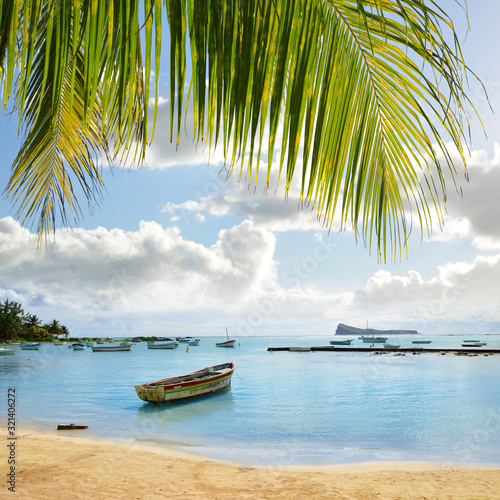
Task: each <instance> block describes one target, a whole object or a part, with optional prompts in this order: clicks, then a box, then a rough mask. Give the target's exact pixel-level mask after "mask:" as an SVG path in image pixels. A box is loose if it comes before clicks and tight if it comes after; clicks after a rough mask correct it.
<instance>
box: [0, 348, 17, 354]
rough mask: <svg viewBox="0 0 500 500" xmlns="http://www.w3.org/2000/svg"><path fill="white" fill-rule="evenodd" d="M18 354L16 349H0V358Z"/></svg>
mask: <svg viewBox="0 0 500 500" xmlns="http://www.w3.org/2000/svg"><path fill="white" fill-rule="evenodd" d="M15 353H16V350H15V349H14V348H9V347H0V356H12V355H13V354H15Z"/></svg>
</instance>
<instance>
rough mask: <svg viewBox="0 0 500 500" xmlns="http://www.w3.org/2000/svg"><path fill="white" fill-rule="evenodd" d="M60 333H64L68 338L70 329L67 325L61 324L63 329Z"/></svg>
mask: <svg viewBox="0 0 500 500" xmlns="http://www.w3.org/2000/svg"><path fill="white" fill-rule="evenodd" d="M59 335H64V336H65V337H66V339H67V338H68V336H69V330H68V327H67V326H66V325H62V326H61V330H60V332H59Z"/></svg>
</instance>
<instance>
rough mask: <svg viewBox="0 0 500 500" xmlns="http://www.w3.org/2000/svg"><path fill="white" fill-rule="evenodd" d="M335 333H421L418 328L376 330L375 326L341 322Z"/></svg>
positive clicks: (381, 334) (382, 334)
mask: <svg viewBox="0 0 500 500" xmlns="http://www.w3.org/2000/svg"><path fill="white" fill-rule="evenodd" d="M335 335H380V336H384V335H420V333H418V332H417V330H376V329H375V328H356V327H354V326H349V325H344V324H343V323H339V324H338V326H337V330H336V331H335Z"/></svg>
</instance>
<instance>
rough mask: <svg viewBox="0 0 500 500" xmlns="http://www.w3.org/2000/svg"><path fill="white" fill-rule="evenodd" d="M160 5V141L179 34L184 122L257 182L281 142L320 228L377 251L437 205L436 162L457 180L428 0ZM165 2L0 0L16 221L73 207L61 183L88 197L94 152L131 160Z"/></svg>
mask: <svg viewBox="0 0 500 500" xmlns="http://www.w3.org/2000/svg"><path fill="white" fill-rule="evenodd" d="M165 6H166V9H165V10H166V19H167V21H168V25H169V33H170V99H171V102H172V104H173V103H175V104H176V105H175V106H174V105H172V106H171V121H170V140H173V135H174V134H176V142H177V143H178V140H179V133H180V129H181V125H182V119H183V113H184V109H185V107H186V96H185V95H184V92H183V89H184V85H185V79H186V56H187V53H186V52H187V50H188V49H187V42H186V36H189V54H190V56H191V66H192V73H191V76H190V79H191V81H190V92H189V95H188V97H187V98H188V99H190V100H191V101H192V103H193V113H194V119H195V129H194V131H193V134H194V137H195V138H196V140H198V141H207V142H208V144H209V147H210V149H211V150H213V149H215V148H217V147H222V148H223V151H224V157H225V158H226V161H227V163H228V165H229V169H230V171H233V170H234V169H235V168H238V170H239V172H240V176H244V177H246V179H247V180H248V182H256V181H257V176H258V173H259V168H260V166H261V161H260V160H261V152H262V146H263V145H264V143H265V142H267V147H268V157H267V168H266V179H267V181H269V176H270V170H271V167H272V164H273V161H274V160H275V159H276V158H275V157H276V156H278V155H279V167H278V168H279V171H280V177H283V178H284V183H285V189H286V191H288V189H289V188H290V185H291V182H292V179H293V178H294V177H295V176H299V178H300V180H301V195H300V202H301V203H302V204H304V205H309V206H311V207H315V208H316V210H317V213H318V217H319V218H320V220H322V221H323V223H324V224H325V225H326V226H327V227H331V225H332V224H333V223H334V218H335V220H337V219H338V220H340V228H342V229H343V228H347V227H349V226H350V227H352V228H353V230H354V232H355V235H356V237H360V238H361V239H362V241H363V242H364V244H365V245H366V246H368V247H369V248H370V249H371V248H373V246H374V245H375V246H376V249H377V254H378V256H379V258H382V259H384V260H385V259H387V258H388V257H389V256H392V257H396V256H397V255H398V254H401V252H402V251H403V249H404V248H405V247H406V242H407V238H408V235H409V232H410V230H411V227H412V225H413V221H412V219H413V217H414V216H416V217H417V219H418V225H419V226H420V227H421V228H422V231H423V230H425V228H427V229H428V230H430V229H431V228H432V220H433V218H434V214H436V213H437V214H438V216H439V218H440V219H441V218H442V202H443V201H444V200H445V199H446V186H445V183H444V180H443V179H444V169H449V170H450V171H451V173H452V178H453V182H455V184H456V186H459V183H458V179H457V172H456V170H455V167H454V165H453V162H452V159H451V156H450V152H449V151H448V149H447V146H446V144H447V143H448V142H451V143H452V145H453V147H454V148H457V149H458V151H459V152H460V154H461V155H462V160H463V163H464V167H465V157H464V153H463V146H462V144H463V143H465V144H467V138H466V137H465V136H464V130H465V129H466V127H467V125H468V123H467V119H466V117H467V108H468V107H470V102H469V101H468V98H467V96H466V95H465V92H464V89H465V85H466V82H467V80H466V79H467V77H468V74H469V73H470V72H469V71H468V69H467V67H466V66H465V63H464V61H463V59H462V55H461V49H460V45H459V44H458V42H457V36H456V34H455V31H454V28H453V24H452V22H451V20H450V19H449V18H448V17H447V15H446V13H445V12H443V11H442V9H440V8H439V6H438V4H437V2H435V1H433V0H426V1H424V0H350V1H349V0H329V1H325V0H166V2H165ZM141 8H142V9H143V14H141V12H142V11H140V9H141ZM161 14H162V7H161V2H160V0H145V1H144V2H142V3H141V4H140V5H139V2H138V1H134V0H131V1H128V2H122V1H120V0H107V1H97V0H73V2H58V1H56V0H44V1H42V0H25V1H24V2H20V1H12V2H3V3H2V4H0V78H1V82H2V93H3V98H4V103H7V99H8V97H9V96H10V94H11V92H12V87H13V82H14V78H15V75H16V71H15V65H16V64H18V66H19V68H20V71H19V73H18V74H17V81H16V85H15V88H16V94H15V103H16V107H17V109H18V110H19V114H20V120H21V121H20V123H21V128H22V129H24V130H26V139H25V142H24V144H23V146H22V149H21V151H20V153H19V156H18V157H17V159H16V162H15V165H14V170H13V175H12V178H11V182H10V184H9V186H8V188H7V192H8V194H9V196H11V197H12V198H14V199H15V200H17V202H18V206H19V215H20V216H21V217H23V220H25V221H26V220H28V219H33V218H35V219H36V218H38V219H39V221H40V222H39V230H40V233H41V234H47V232H48V231H49V230H50V229H51V228H53V227H54V224H55V217H56V215H57V214H58V213H60V214H61V215H62V216H63V217H64V216H65V213H66V208H67V207H68V208H69V210H70V212H71V213H72V214H73V216H75V217H76V216H77V214H78V213H79V208H78V198H79V196H80V195H77V194H76V191H75V189H74V187H73V184H74V183H75V182H77V184H79V186H80V188H81V191H82V193H83V196H84V197H85V198H86V199H89V200H93V199H96V198H98V196H96V193H98V190H96V189H97V188H98V187H99V186H101V185H102V180H101V178H100V176H99V173H98V168H97V166H96V165H97V157H98V155H99V152H101V151H104V152H105V154H107V155H108V158H111V159H114V158H116V157H118V158H120V159H121V160H122V161H126V160H127V159H128V160H129V161H132V162H141V161H142V160H143V158H144V154H145V148H146V144H147V143H148V141H149V140H150V134H148V131H147V121H148V99H149V94H150V83H149V81H150V75H151V69H152V65H153V66H154V71H155V75H156V77H155V82H154V95H155V101H156V103H158V73H159V64H160V55H161V52H160V51H161V26H162V17H161ZM141 30H143V31H144V36H143V38H142V39H141ZM153 33H154V36H153ZM447 40H451V43H448V42H447ZM153 44H154V46H155V49H154V51H153V50H152V48H153ZM143 47H144V48H143ZM61 48H62V49H63V50H60V49H61ZM58 49H59V50H58ZM153 54H154V56H153ZM143 66H144V67H143ZM156 109H157V106H155V107H154V116H155V117H156ZM153 122H154V120H153ZM153 129H154V124H153ZM280 130H282V140H281V141H280V142H278V139H277V138H278V135H279V131H280ZM220 142H222V145H219V143H220ZM254 156H255V158H254ZM440 158H443V159H444V160H441V161H440V160H439V159H440ZM299 160H300V161H299ZM300 164H301V165H302V167H301V171H300V172H295V170H296V166H297V165H300Z"/></svg>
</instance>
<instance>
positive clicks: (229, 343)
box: [215, 340, 236, 347]
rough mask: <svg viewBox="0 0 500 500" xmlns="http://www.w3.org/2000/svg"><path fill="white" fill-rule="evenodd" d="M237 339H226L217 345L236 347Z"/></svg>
mask: <svg viewBox="0 0 500 500" xmlns="http://www.w3.org/2000/svg"><path fill="white" fill-rule="evenodd" d="M235 343H236V340H226V342H216V343H215V345H216V346H217V347H234V344H235Z"/></svg>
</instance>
